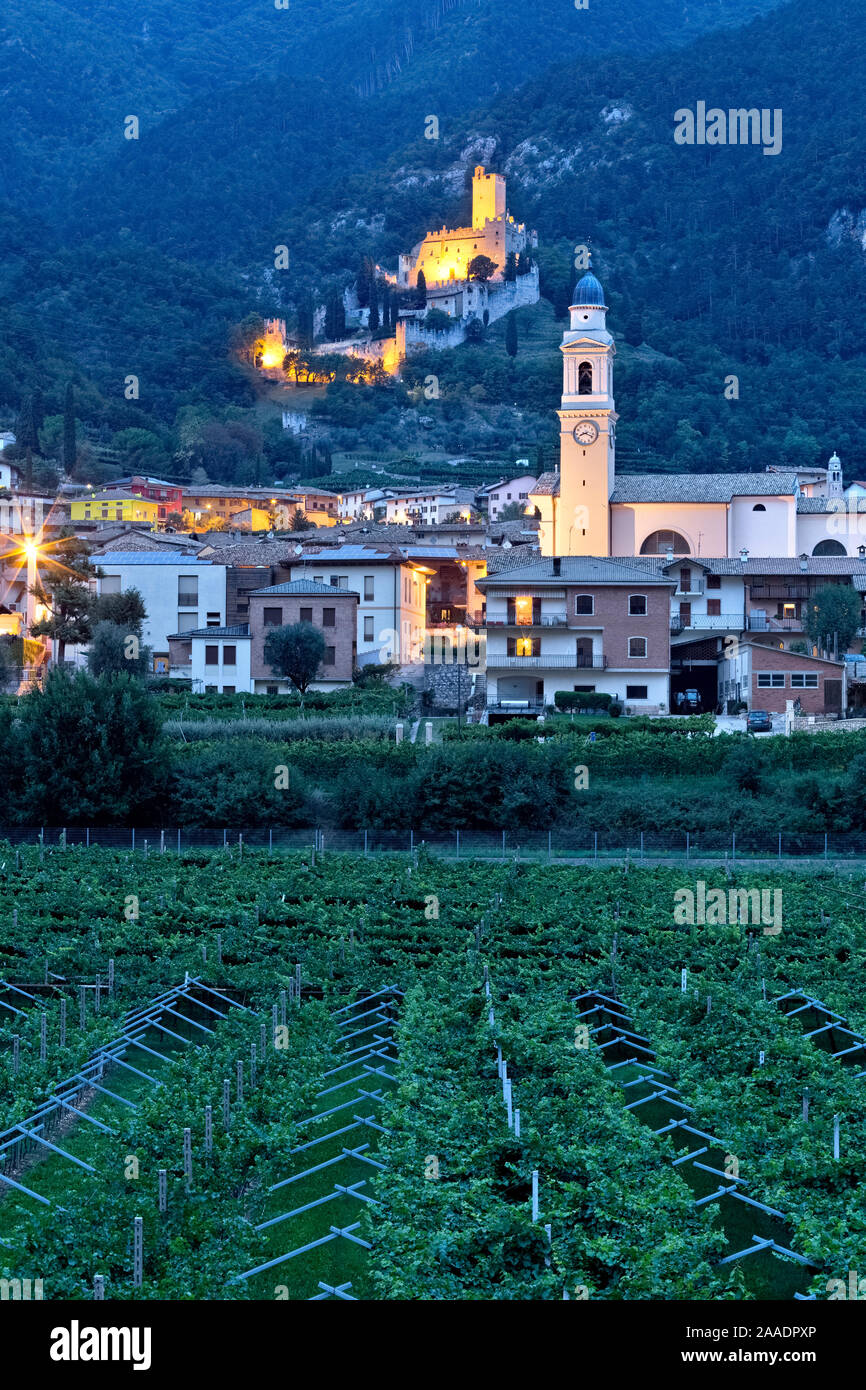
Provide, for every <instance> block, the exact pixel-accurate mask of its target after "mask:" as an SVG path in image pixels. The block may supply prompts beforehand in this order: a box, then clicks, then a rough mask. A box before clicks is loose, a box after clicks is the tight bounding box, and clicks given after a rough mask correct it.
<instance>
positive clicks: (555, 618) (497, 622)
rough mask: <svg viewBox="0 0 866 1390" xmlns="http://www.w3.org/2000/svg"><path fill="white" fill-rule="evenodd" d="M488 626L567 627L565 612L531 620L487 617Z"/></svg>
mask: <svg viewBox="0 0 866 1390" xmlns="http://www.w3.org/2000/svg"><path fill="white" fill-rule="evenodd" d="M487 626H488V627H520V628H533V627H568V618H567V616H566V614H565V613H552V614H550V615H547V614H545V615H544V616H543V617H538V618H533V619H532V620H531V622H520V621H519V620H518V619H517V618H511V617H509V618H488V619H487Z"/></svg>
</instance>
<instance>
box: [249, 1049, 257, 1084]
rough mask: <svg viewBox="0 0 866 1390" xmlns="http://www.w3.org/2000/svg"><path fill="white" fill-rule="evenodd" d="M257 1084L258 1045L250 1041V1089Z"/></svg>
mask: <svg viewBox="0 0 866 1390" xmlns="http://www.w3.org/2000/svg"><path fill="white" fill-rule="evenodd" d="M255 1084H256V1045H255V1043H250V1090H252V1089H253V1087H254V1086H255Z"/></svg>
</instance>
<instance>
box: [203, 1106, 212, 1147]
mask: <svg viewBox="0 0 866 1390" xmlns="http://www.w3.org/2000/svg"><path fill="white" fill-rule="evenodd" d="M204 1151H205V1153H206V1154H210V1153H213V1106H212V1105H206V1106H205V1108H204Z"/></svg>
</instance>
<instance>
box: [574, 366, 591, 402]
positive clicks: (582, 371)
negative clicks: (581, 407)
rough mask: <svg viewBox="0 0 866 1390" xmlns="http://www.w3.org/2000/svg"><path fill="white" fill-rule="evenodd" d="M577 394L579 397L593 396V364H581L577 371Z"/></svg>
mask: <svg viewBox="0 0 866 1390" xmlns="http://www.w3.org/2000/svg"><path fill="white" fill-rule="evenodd" d="M577 394H578V395H579V396H591V395H592V363H591V362H581V364H580V366H579V367H578V369H577Z"/></svg>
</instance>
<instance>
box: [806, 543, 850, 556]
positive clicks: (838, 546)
mask: <svg viewBox="0 0 866 1390" xmlns="http://www.w3.org/2000/svg"><path fill="white" fill-rule="evenodd" d="M812 554H813V555H847V554H848V552H847V550H846V549H845V547H844V545H843V544H842V542H841V541H819V542H818V544H817V545H816V546H815V549H814V550H813V551H812Z"/></svg>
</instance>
